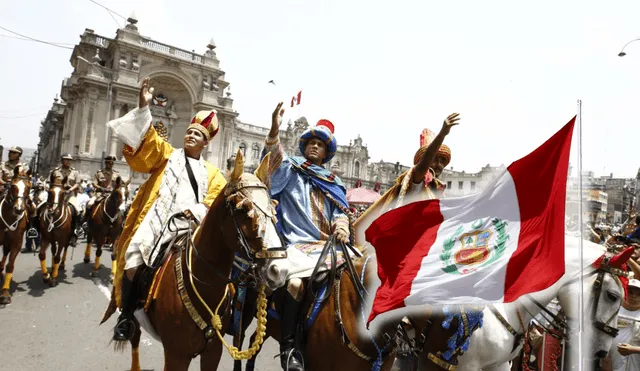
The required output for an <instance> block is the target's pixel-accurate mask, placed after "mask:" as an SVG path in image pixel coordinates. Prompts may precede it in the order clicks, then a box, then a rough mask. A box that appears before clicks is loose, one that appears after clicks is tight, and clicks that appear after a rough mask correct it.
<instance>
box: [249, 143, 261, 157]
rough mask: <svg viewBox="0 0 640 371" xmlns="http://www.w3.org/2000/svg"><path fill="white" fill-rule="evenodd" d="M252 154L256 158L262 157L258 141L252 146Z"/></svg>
mask: <svg viewBox="0 0 640 371" xmlns="http://www.w3.org/2000/svg"><path fill="white" fill-rule="evenodd" d="M251 155H252V156H253V158H254V159H256V160H258V159H260V146H259V145H258V143H253V146H252V147H251Z"/></svg>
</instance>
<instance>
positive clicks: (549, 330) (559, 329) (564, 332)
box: [492, 256, 629, 371]
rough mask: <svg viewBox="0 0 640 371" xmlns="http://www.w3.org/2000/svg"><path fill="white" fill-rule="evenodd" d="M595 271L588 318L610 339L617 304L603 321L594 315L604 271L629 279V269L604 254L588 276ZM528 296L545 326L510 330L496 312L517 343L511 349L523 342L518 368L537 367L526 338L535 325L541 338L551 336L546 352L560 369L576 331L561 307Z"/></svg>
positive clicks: (613, 328) (556, 367) (614, 328)
mask: <svg viewBox="0 0 640 371" xmlns="http://www.w3.org/2000/svg"><path fill="white" fill-rule="evenodd" d="M594 274H595V275H597V276H596V279H595V281H594V284H593V287H592V289H591V293H590V296H589V300H593V301H594V305H593V307H592V308H593V309H592V310H591V318H592V319H593V325H594V327H595V328H596V329H597V330H599V331H601V332H603V333H605V334H607V335H608V336H610V337H612V338H615V337H616V336H618V329H617V328H616V327H613V326H611V322H612V321H613V320H614V318H615V317H616V316H617V315H618V312H619V311H620V307H618V309H617V310H616V311H615V312H613V314H612V315H611V317H609V318H608V319H607V320H606V321H602V320H598V319H597V318H596V316H597V313H598V305H599V300H598V298H599V297H600V295H601V293H602V285H603V282H604V275H605V274H610V275H611V276H612V277H614V279H615V278H617V279H618V280H619V279H620V278H628V277H629V272H627V271H625V270H624V269H622V268H617V267H614V266H612V265H611V257H607V256H604V257H603V258H602V261H601V263H600V265H599V266H598V268H597V269H595V270H594V271H593V272H591V273H589V276H591V275H594ZM579 279H580V277H577V278H573V279H571V280H570V281H569V282H568V283H572V282H574V281H576V280H579ZM529 299H530V300H531V301H532V302H533V303H534V304H535V305H536V306H537V307H538V308H540V309H541V313H540V314H541V315H542V317H543V318H544V319H545V320H546V322H547V323H548V324H549V325H548V326H547V325H544V324H542V323H536V324H531V325H530V326H529V327H528V328H527V331H526V333H525V334H517V333H516V332H515V330H514V329H513V327H512V326H511V325H510V324H509V323H508V322H507V321H506V320H505V319H504V318H503V317H502V316H500V315H499V313H498V315H497V316H496V317H497V318H498V320H499V321H500V322H501V323H502V324H503V325H504V326H505V327H506V328H507V329H508V330H509V332H510V333H511V334H512V335H514V336H516V343H515V345H514V350H515V348H517V347H518V346H519V345H520V344H522V343H523V342H524V344H523V348H522V353H521V355H522V357H521V358H522V359H521V362H522V363H521V368H520V369H521V370H523V371H532V370H537V366H536V363H537V361H535V354H534V353H535V352H534V350H533V349H532V345H531V344H530V342H529V337H528V334H529V332H530V331H532V330H533V329H534V328H537V329H538V330H542V336H543V337H551V338H552V339H553V340H554V345H555V346H553V347H552V349H546V348H545V351H546V352H550V354H549V357H550V358H551V361H552V362H551V363H552V364H553V365H552V370H554V369H555V370H558V369H560V367H562V363H563V361H562V358H564V354H565V353H566V351H565V346H566V343H568V342H569V341H570V340H571V339H572V338H573V336H575V334H576V332H575V331H571V330H570V329H569V325H568V322H569V321H570V318H569V317H568V316H566V314H565V313H564V311H563V310H560V311H559V312H558V313H557V314H554V313H552V312H551V311H550V310H549V309H548V308H547V307H545V306H544V305H542V304H541V303H540V302H538V301H537V300H535V299H534V298H532V297H529ZM493 310H494V308H492V311H493ZM495 313H497V311H495V312H494V314H495ZM530 315H531V314H530ZM518 316H519V317H520V313H518ZM532 317H535V316H533V315H532ZM536 322H537V321H536ZM521 325H522V326H523V327H522V328H523V329H524V328H525V327H524V324H521ZM546 355H547V354H545V358H546ZM558 358H560V362H558ZM546 361H547V360H546V359H543V360H542V362H545V364H546Z"/></svg>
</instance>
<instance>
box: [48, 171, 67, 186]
mask: <svg viewBox="0 0 640 371" xmlns="http://www.w3.org/2000/svg"><path fill="white" fill-rule="evenodd" d="M63 179H64V176H63V175H62V173H61V172H60V170H54V171H53V172H51V176H50V177H49V187H52V186H61V185H63V184H62V180H63Z"/></svg>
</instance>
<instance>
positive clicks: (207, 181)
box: [101, 78, 226, 341]
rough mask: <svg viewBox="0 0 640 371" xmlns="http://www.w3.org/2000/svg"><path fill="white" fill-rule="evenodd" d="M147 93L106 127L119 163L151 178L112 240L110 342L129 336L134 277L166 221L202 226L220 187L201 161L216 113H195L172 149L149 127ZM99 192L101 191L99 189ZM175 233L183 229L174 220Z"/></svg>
mask: <svg viewBox="0 0 640 371" xmlns="http://www.w3.org/2000/svg"><path fill="white" fill-rule="evenodd" d="M152 98H153V88H152V87H150V86H149V78H146V79H145V80H144V81H143V83H142V87H141V89H140V95H139V107H138V108H136V109H134V110H132V111H130V112H129V113H127V114H126V115H125V116H123V117H121V118H119V119H116V120H113V121H110V122H109V126H110V127H111V129H112V130H113V132H114V133H115V135H117V136H118V138H120V139H121V140H122V141H123V142H124V143H125V146H124V148H123V150H122V153H123V155H124V158H125V159H126V161H127V163H128V164H129V166H130V167H131V169H132V170H134V171H137V172H141V173H147V174H151V175H150V177H149V179H148V180H147V181H146V182H145V183H144V184H142V186H141V187H140V192H138V193H137V194H136V197H135V199H134V201H133V204H132V205H131V210H130V212H129V215H128V216H127V218H126V221H125V225H124V230H123V231H122V234H121V235H120V238H118V240H117V246H116V248H115V251H116V252H117V270H116V272H114V273H115V280H114V291H113V296H114V297H113V298H112V300H114V299H115V302H116V304H117V305H118V306H119V307H120V308H121V310H122V312H121V315H120V317H118V323H117V325H116V327H115V329H114V333H113V340H115V341H126V340H129V339H131V338H132V336H133V334H134V330H135V327H134V325H133V324H134V322H133V314H134V312H135V310H136V308H137V304H138V300H137V299H138V294H139V293H138V292H137V282H136V280H137V279H138V276H139V275H136V272H137V271H139V270H140V271H142V270H141V269H138V268H139V267H141V266H143V267H144V266H149V265H152V264H153V261H154V260H155V259H156V258H157V256H156V255H158V253H157V252H156V253H154V251H153V250H154V249H153V247H154V246H156V245H158V246H163V245H165V244H166V243H168V242H169V241H170V239H172V238H173V237H174V234H172V233H164V234H163V228H164V227H165V226H166V225H167V223H168V221H169V219H170V218H171V217H172V216H173V215H175V214H178V213H183V215H184V216H185V217H186V218H187V219H189V220H196V221H198V222H200V221H202V219H203V218H204V216H205V215H206V213H207V210H208V209H209V207H210V206H211V204H212V202H213V201H214V200H215V199H216V197H217V196H218V194H219V193H220V191H221V190H222V189H223V188H224V187H225V185H226V181H225V179H224V177H223V175H222V173H221V172H220V170H219V169H218V168H216V167H214V166H213V165H211V164H210V163H208V162H207V161H205V159H204V158H203V157H202V156H201V154H202V151H203V150H204V149H205V148H206V146H207V145H208V144H209V142H210V141H211V140H212V139H213V138H214V136H215V135H216V134H217V133H218V129H219V124H218V115H217V113H216V111H200V112H198V113H197V114H196V115H195V116H194V117H193V119H192V120H191V123H190V125H189V126H188V127H187V130H186V133H185V136H184V149H175V148H173V147H172V146H171V144H169V143H168V142H167V141H166V140H164V139H163V138H162V137H161V136H160V135H158V134H157V133H156V130H155V128H154V127H152V126H151V120H152V117H151V112H150V110H149V101H150V100H151V99H152ZM101 186H104V184H102V185H101ZM176 224H177V225H176V226H175V227H177V228H185V227H187V228H188V227H189V224H187V222H182V221H179V220H176Z"/></svg>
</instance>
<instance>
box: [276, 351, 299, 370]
mask: <svg viewBox="0 0 640 371" xmlns="http://www.w3.org/2000/svg"><path fill="white" fill-rule="evenodd" d="M283 357H284V358H283ZM292 359H293V361H295V362H296V363H298V364H299V366H300V369H302V370H303V371H304V369H305V367H304V357H302V353H300V351H299V350H297V349H295V348H291V349H289V350H286V351H284V352H282V353H280V364H281V366H282V368H283V369H284V370H285V371H289V370H290V369H289V364H290V363H291V361H292Z"/></svg>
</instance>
